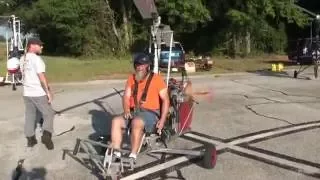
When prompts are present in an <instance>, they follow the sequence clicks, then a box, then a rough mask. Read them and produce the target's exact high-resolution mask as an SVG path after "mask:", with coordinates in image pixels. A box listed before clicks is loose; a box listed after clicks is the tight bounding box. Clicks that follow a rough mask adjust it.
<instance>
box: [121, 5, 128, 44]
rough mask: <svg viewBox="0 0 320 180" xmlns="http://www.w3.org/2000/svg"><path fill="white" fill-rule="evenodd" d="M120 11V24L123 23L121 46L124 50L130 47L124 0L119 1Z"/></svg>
mask: <svg viewBox="0 0 320 180" xmlns="http://www.w3.org/2000/svg"><path fill="white" fill-rule="evenodd" d="M121 11H122V22H123V33H124V39H123V41H124V42H123V45H124V47H125V49H126V50H127V49H129V46H130V35H129V27H128V26H129V25H128V14H127V9H126V0H121Z"/></svg>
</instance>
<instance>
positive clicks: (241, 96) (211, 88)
mask: <svg viewBox="0 0 320 180" xmlns="http://www.w3.org/2000/svg"><path fill="white" fill-rule="evenodd" d="M191 80H192V82H193V86H194V91H195V92H196V93H198V94H199V95H197V100H198V101H199V104H197V105H195V109H194V116H193V122H192V131H191V132H190V133H187V134H185V135H184V136H183V137H181V138H179V139H177V141H175V142H173V144H172V146H173V147H175V148H179V149H189V150H190V149H194V150H197V148H201V147H202V145H203V144H205V143H209V144H214V145H215V146H216V149H217V152H218V156H217V162H216V166H215V167H214V168H213V169H205V168H203V167H202V164H201V163H202V161H201V159H200V158H197V157H186V156H177V157H169V158H168V159H167V161H166V162H164V163H163V164H160V163H159V162H160V160H159V159H157V158H153V157H140V159H139V161H138V167H139V168H138V170H137V171H133V172H131V173H127V174H126V175H127V177H124V178H123V179H137V178H141V179H146V177H148V178H154V179H204V180H206V179H208V180H211V179H221V180H224V179H228V180H232V179H237V180H238V179H246V180H250V179H252V180H253V179H254V180H266V179H288V180H289V179H290V180H298V179H299V180H313V179H318V178H320V155H319V153H318V150H319V149H320V145H319V143H318V142H319V140H320V137H319V132H320V131H319V127H320V117H319V115H320V112H319V108H320V91H319V89H320V80H318V79H314V78H313V74H312V72H310V71H309V72H308V71H306V72H305V73H304V74H301V75H299V78H297V79H294V78H293V71H292V70H288V71H287V72H284V73H270V72H256V73H237V74H227V75H206V76H199V77H191ZM123 83H124V81H118V80H115V81H95V82H87V83H69V84H54V85H53V91H54V92H55V95H54V103H53V107H54V109H55V110H56V111H57V113H58V114H57V115H56V121H55V129H56V132H55V134H54V143H55V149H54V150H53V151H48V150H47V149H46V148H45V147H44V145H43V144H41V142H40V139H38V140H39V141H38V144H37V145H36V146H35V148H33V149H32V150H31V151H30V150H28V149H26V147H25V145H26V140H25V138H24V135H23V124H24V106H23V100H22V98H21V93H22V92H21V87H20V86H19V87H18V90H17V91H12V90H11V87H9V86H4V87H0V99H1V101H0V109H1V113H0V126H1V131H0V163H1V167H2V168H1V169H0V176H1V179H11V178H12V177H13V176H15V175H17V173H19V172H17V171H16V169H15V168H16V167H17V163H18V161H19V160H20V159H24V162H23V166H22V174H21V177H22V178H25V177H29V178H30V179H47V180H51V179H52V180H53V179H54V180H60V179H77V180H80V179H84V180H87V179H90V180H91V179H99V176H97V175H96V174H95V173H94V172H92V171H90V170H89V169H88V168H87V167H86V166H84V165H82V164H81V163H79V162H77V161H76V160H75V159H72V158H70V157H66V159H65V160H62V154H63V151H62V150H63V149H69V150H72V149H73V147H74V145H75V143H76V139H77V138H84V139H95V138H96V137H97V136H98V135H101V134H105V135H107V134H108V131H110V121H111V118H112V116H114V115H116V114H119V113H121V101H120V95H121V94H122V91H121V90H123ZM205 92H206V93H205ZM200 94H201V95H200ZM37 136H38V138H39V136H40V135H39V133H38V135H37Z"/></svg>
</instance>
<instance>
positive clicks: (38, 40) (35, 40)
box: [27, 37, 44, 47]
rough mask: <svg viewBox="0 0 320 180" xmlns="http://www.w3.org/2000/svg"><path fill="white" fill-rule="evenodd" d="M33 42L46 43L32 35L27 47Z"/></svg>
mask: <svg viewBox="0 0 320 180" xmlns="http://www.w3.org/2000/svg"><path fill="white" fill-rule="evenodd" d="M31 44H37V45H40V46H42V45H43V44H44V43H43V42H42V41H41V40H40V39H38V38H35V37H32V38H29V39H28V40H27V47H30V45H31Z"/></svg>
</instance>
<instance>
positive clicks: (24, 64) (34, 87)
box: [20, 53, 46, 97]
mask: <svg viewBox="0 0 320 180" xmlns="http://www.w3.org/2000/svg"><path fill="white" fill-rule="evenodd" d="M20 65H21V70H22V72H23V76H24V79H23V95H24V96H31V97H37V96H45V95H46V92H45V91H44V90H43V88H42V86H41V82H40V79H39V77H38V73H42V72H45V71H46V66H45V64H44V62H43V60H42V58H41V57H40V56H38V55H37V54H34V53H27V54H26V55H25V56H24V55H23V56H22V57H21V59H20Z"/></svg>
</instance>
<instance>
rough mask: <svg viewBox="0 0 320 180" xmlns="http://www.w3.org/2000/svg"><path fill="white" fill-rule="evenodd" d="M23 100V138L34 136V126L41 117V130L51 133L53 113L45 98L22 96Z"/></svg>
mask: <svg viewBox="0 0 320 180" xmlns="http://www.w3.org/2000/svg"><path fill="white" fill-rule="evenodd" d="M23 99H24V103H25V125H24V133H25V136H26V137H31V136H34V135H35V129H36V125H37V122H38V121H39V120H40V119H41V117H42V118H43V125H42V129H43V130H45V131H48V132H50V133H53V120H54V115H55V112H54V110H53V109H52V107H51V105H50V104H49V103H48V98H47V96H40V97H27V96H24V97H23Z"/></svg>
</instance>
